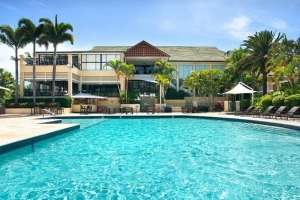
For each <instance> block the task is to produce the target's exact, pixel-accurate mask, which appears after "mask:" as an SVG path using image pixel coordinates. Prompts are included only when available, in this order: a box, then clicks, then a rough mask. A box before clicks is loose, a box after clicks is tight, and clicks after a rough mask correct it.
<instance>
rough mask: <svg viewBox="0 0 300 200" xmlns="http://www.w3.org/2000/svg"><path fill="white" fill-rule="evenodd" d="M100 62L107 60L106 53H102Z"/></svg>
mask: <svg viewBox="0 0 300 200" xmlns="http://www.w3.org/2000/svg"><path fill="white" fill-rule="evenodd" d="M102 62H107V59H106V54H102Z"/></svg>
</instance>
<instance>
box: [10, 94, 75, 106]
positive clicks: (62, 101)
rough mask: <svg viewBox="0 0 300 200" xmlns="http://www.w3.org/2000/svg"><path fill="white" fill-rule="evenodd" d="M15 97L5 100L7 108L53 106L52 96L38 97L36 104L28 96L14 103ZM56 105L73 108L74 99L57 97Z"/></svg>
mask: <svg viewBox="0 0 300 200" xmlns="http://www.w3.org/2000/svg"><path fill="white" fill-rule="evenodd" d="M14 102H15V100H14V99H8V100H6V101H5V106H6V107H7V108H32V107H40V108H45V107H51V106H53V105H52V104H50V103H52V99H51V98H37V99H36V103H35V105H34V104H33V102H32V99H28V98H20V99H18V102H19V104H15V103H14ZM55 103H56V104H55V105H56V107H64V108H71V103H72V99H71V98H70V97H67V98H56V99H55Z"/></svg>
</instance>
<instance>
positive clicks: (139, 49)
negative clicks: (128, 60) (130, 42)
mask: <svg viewBox="0 0 300 200" xmlns="http://www.w3.org/2000/svg"><path fill="white" fill-rule="evenodd" d="M125 55H126V57H170V55H168V54H167V53H165V52H163V51H162V50H160V49H158V48H156V47H155V46H153V45H151V44H149V43H148V42H146V41H144V40H143V41H141V42H140V43H138V44H136V45H134V46H133V47H131V48H129V49H127V50H126V51H125Z"/></svg>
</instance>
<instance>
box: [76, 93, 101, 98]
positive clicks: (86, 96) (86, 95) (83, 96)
mask: <svg viewBox="0 0 300 200" xmlns="http://www.w3.org/2000/svg"><path fill="white" fill-rule="evenodd" d="M73 99H107V97H102V96H97V95H92V94H86V93H78V94H76V95H73Z"/></svg>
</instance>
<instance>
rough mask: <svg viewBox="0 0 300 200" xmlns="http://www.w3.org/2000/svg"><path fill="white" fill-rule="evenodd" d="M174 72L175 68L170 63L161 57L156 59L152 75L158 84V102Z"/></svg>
mask: <svg viewBox="0 0 300 200" xmlns="http://www.w3.org/2000/svg"><path fill="white" fill-rule="evenodd" d="M174 72H176V68H175V67H174V66H173V65H172V64H171V63H169V62H167V61H165V60H163V59H161V60H158V61H157V62H156V63H155V65H154V77H155V80H156V81H157V82H158V84H159V86H160V89H159V90H160V95H159V102H160V104H161V100H162V95H163V96H165V94H166V92H167V89H168V87H169V85H170V84H171V81H172V79H174ZM160 107H161V106H160Z"/></svg>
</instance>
